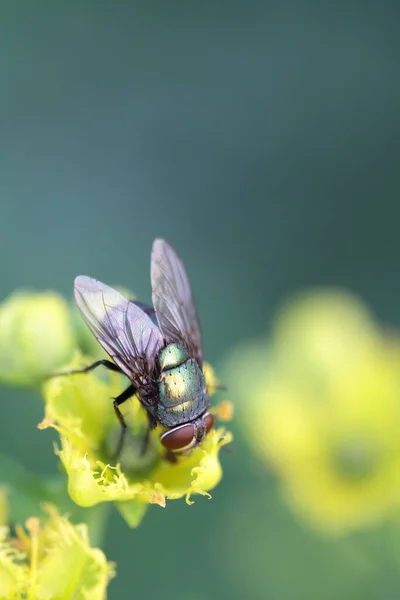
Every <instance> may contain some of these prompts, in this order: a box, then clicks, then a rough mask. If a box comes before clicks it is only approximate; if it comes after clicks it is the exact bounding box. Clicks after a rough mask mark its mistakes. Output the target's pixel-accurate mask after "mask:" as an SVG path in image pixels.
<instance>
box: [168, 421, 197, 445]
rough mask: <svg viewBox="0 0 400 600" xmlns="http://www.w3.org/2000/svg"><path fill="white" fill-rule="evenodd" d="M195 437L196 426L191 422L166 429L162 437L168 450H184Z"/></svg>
mask: <svg viewBox="0 0 400 600" xmlns="http://www.w3.org/2000/svg"><path fill="white" fill-rule="evenodd" d="M193 438H194V427H193V425H190V424H189V425H182V427H176V428H175V429H170V430H169V431H166V432H165V433H164V434H163V435H162V436H161V438H160V439H161V443H162V445H163V446H164V448H167V449H168V450H182V449H183V448H186V446H189V445H190V444H191V443H192V441H193Z"/></svg>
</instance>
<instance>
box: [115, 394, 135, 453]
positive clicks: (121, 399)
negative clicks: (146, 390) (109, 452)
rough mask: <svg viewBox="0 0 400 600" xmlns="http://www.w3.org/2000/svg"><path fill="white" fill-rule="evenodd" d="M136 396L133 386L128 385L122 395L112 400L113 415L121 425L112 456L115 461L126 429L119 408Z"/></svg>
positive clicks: (122, 443)
mask: <svg viewBox="0 0 400 600" xmlns="http://www.w3.org/2000/svg"><path fill="white" fill-rule="evenodd" d="M135 394H136V388H135V386H134V385H132V384H131V385H130V386H129V387H128V388H127V389H126V390H125V391H124V392H122V394H120V395H119V396H117V397H116V398H114V402H113V406H114V410H115V414H116V415H117V417H118V421H119V422H120V424H121V435H120V436H119V441H118V446H117V448H116V451H115V453H114V456H113V460H117V458H118V456H119V455H120V454H121V450H122V446H123V445H124V439H125V435H126V430H127V428H128V426H127V424H126V421H125V419H124V415H123V414H122V412H121V411H120V409H119V406H120V405H121V404H123V403H124V402H126V401H127V400H129V398H132V396H134V395H135Z"/></svg>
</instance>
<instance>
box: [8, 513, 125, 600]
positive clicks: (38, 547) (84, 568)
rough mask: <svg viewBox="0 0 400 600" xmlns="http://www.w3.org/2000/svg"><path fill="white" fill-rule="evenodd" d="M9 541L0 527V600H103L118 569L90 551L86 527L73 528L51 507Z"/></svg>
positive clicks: (100, 552) (28, 521)
mask: <svg viewBox="0 0 400 600" xmlns="http://www.w3.org/2000/svg"><path fill="white" fill-rule="evenodd" d="M46 509H47V513H48V518H47V519H46V520H44V522H41V521H39V519H37V518H35V517H32V518H30V519H28V520H27V521H26V523H25V529H24V528H23V527H21V526H17V527H16V537H14V538H13V537H11V536H10V532H9V530H8V528H7V527H5V526H3V527H0V600H14V599H15V600H17V599H18V600H21V599H22V598H24V599H26V600H49V599H56V598H57V599H58V600H68V599H70V598H72V597H73V598H76V600H80V599H81V600H102V599H105V598H106V589H107V585H108V582H109V580H110V579H111V577H113V575H114V567H113V565H112V564H111V563H107V560H106V557H105V556H104V554H103V552H102V551H101V550H99V549H97V548H91V546H90V543H89V539H88V532H87V527H86V525H83V524H80V525H72V524H71V523H70V522H69V521H68V519H66V518H65V517H62V516H60V515H59V514H58V512H57V511H56V509H55V508H54V507H52V506H47V507H46Z"/></svg>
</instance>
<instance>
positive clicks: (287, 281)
mask: <svg viewBox="0 0 400 600" xmlns="http://www.w3.org/2000/svg"><path fill="white" fill-rule="evenodd" d="M399 16H400V10H399V5H398V2H396V1H392V2H390V1H380V2H378V1H376V2H369V1H366V2H355V1H346V2H310V1H301V0H297V1H296V0H292V1H285V0H283V1H282V0H280V1H278V0H277V1H275V2H271V1H265V2H261V1H255V0H249V1H247V2H235V1H233V0H231V1H229V2H228V1H227V0H225V1H222V2H217V1H215V0H214V1H212V2H211V1H208V0H203V1H202V2H192V1H190V0H188V1H185V2H178V1H173V0H172V1H168V0H163V1H161V0H159V1H158V2H149V1H147V2H146V1H141V2H137V1H133V2H104V1H102V0H96V1H87V2H81V1H71V2H63V1H53V2H50V1H47V2H44V1H42V2H40V1H36V2H28V1H27V0H26V1H21V2H18V1H13V2H11V1H9V2H7V1H4V2H2V3H1V7H0V40H1V42H0V44H1V52H0V73H1V79H0V83H1V94H0V264H1V281H0V293H1V297H2V298H4V297H6V296H7V295H8V294H9V293H10V292H11V291H12V290H13V289H14V288H16V287H29V288H35V289H47V288H53V289H56V290H58V291H61V292H62V293H64V294H66V295H69V294H71V289H72V281H73V278H74V277H75V275H77V274H81V273H82V274H89V275H91V276H94V277H96V278H99V279H101V280H103V281H105V282H108V283H110V284H111V285H113V284H120V285H123V286H126V287H129V288H132V289H133V290H134V291H135V292H136V293H137V295H138V296H139V297H141V298H142V299H143V300H144V301H149V299H150V282H149V267H150V249H151V243H152V240H153V239H154V238H155V237H165V238H166V239H167V240H168V241H169V242H170V243H172V244H173V246H174V247H175V248H176V249H177V251H178V252H179V254H180V255H181V256H182V258H183V260H184V262H185V265H186V267H187V270H188V273H189V276H190V279H191V281H192V285H193V289H194V292H195V295H196V299H197V305H198V308H199V313H200V317H201V321H202V327H203V332H204V346H205V354H206V357H207V359H208V360H210V361H211V362H212V363H213V364H214V366H216V367H217V368H218V367H219V368H220V369H221V370H222V365H223V361H224V357H225V356H227V355H228V354H229V352H230V350H231V349H232V348H233V347H234V345H235V344H236V343H238V342H239V341H240V340H243V339H245V338H247V337H252V336H258V335H260V334H261V333H263V332H264V331H267V329H268V327H269V324H270V322H271V320H272V318H273V315H274V312H275V310H276V308H277V307H278V306H279V305H280V303H281V302H282V300H283V299H284V298H286V297H287V295H288V294H290V293H291V292H294V291H297V290H299V289H301V288H304V287H308V286H311V285H312V286H314V285H340V286H345V287H347V288H349V289H350V290H353V291H356V292H358V293H359V294H361V295H362V297H363V298H364V299H365V300H367V302H369V304H370V305H371V306H372V308H373V309H374V311H375V312H376V314H377V315H378V316H379V318H380V319H381V320H382V321H383V322H386V323H389V324H392V325H397V326H400V308H399V307H400V276H399V275H400V239H399V219H400V202H399V200H400V197H399V191H400V174H399V154H400V153H399V139H400V125H399V105H400V80H399V74H398V71H399V50H400V40H399V34H398V22H399ZM225 383H226V384H227V385H228V387H229V391H230V395H231V397H232V398H234V395H235V393H234V390H235V381H234V379H232V380H230V381H226V382H225ZM0 401H1V418H0V453H6V452H7V453H9V454H11V455H13V456H15V457H16V458H18V459H20V460H21V461H22V462H23V464H24V465H25V466H26V467H28V468H29V469H30V470H32V471H37V472H39V473H52V472H54V470H55V468H56V459H55V457H54V456H53V453H52V449H51V442H50V439H51V434H50V433H49V432H39V431H38V430H37V429H36V427H35V425H36V423H37V422H39V421H40V420H41V418H42V407H41V405H40V403H39V402H37V401H36V400H34V399H33V397H32V395H31V394H29V393H27V392H19V391H15V390H12V389H10V390H8V389H7V390H6V389H1V391H0ZM234 429H235V433H236V441H235V443H234V453H228V452H225V453H222V460H223V463H224V468H225V475H224V479H223V481H222V483H221V485H220V486H219V487H218V488H217V489H216V490H215V491H214V494H213V499H212V500H211V501H208V500H206V499H204V498H199V499H198V500H197V501H196V504H195V505H194V506H192V507H188V506H186V505H185V503H184V501H177V502H170V503H169V504H168V506H167V508H166V509H164V510H163V509H161V508H159V507H155V506H154V507H151V508H150V510H149V513H148V514H147V516H146V518H145V521H144V522H143V523H142V525H141V526H140V528H139V529H137V530H129V529H128V528H127V527H126V525H125V524H124V522H123V521H122V519H121V518H120V517H119V516H118V515H117V514H116V513H113V516H112V519H111V523H110V527H109V529H108V531H107V534H106V540H105V550H106V552H107V556H108V557H109V558H110V559H112V560H115V561H116V562H117V564H118V578H117V579H116V580H115V581H114V582H113V583H112V584H111V587H110V598H111V600H112V599H113V598H131V597H132V598H161V597H162V598H165V599H166V600H167V599H169V598H171V599H172V598H173V599H176V600H203V599H210V600H211V599H219V598H225V597H226V598H231V599H236V598H238V599H240V598H251V599H253V598H254V600H258V599H271V600H275V599H276V600H280V599H282V600H286V599H292V598H298V599H303V598H304V599H314V598H315V599H321V598H322V599H330V598H332V600H333V599H336V598H343V599H349V600H350V599H354V598H360V599H361V598H362V599H375V598H379V600H392V599H394V598H398V597H399V595H400V534H399V533H397V534H396V532H394V531H393V529H392V528H390V527H389V526H382V527H381V528H379V529H376V530H373V531H365V532H361V533H358V534H356V535H353V536H351V537H348V538H345V539H341V540H322V539H319V538H317V537H315V536H314V535H313V534H312V533H309V532H308V531H307V530H306V529H303V528H302V526H301V525H299V524H298V523H297V522H296V521H295V518H294V517H293V516H292V515H291V514H290V513H289V511H288V509H287V508H286V506H285V505H284V504H283V502H282V500H281V499H280V496H279V493H278V491H277V489H276V485H275V483H274V480H273V478H272V477H270V476H269V475H268V474H267V473H266V471H265V469H264V467H262V466H261V465H260V464H258V462H257V461H256V459H254V458H252V456H251V454H250V452H249V451H248V449H247V447H246V440H245V439H243V436H242V435H241V433H240V423H236V424H235V426H234Z"/></svg>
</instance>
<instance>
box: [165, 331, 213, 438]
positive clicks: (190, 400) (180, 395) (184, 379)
mask: <svg viewBox="0 0 400 600" xmlns="http://www.w3.org/2000/svg"><path fill="white" fill-rule="evenodd" d="M158 360H159V363H160V367H161V373H160V376H159V380H158V388H159V395H160V398H159V403H158V406H157V417H158V420H159V421H160V423H162V424H163V425H165V426H166V427H173V426H175V425H180V424H183V423H187V422H189V421H192V420H194V419H196V418H197V417H199V416H200V415H202V414H203V413H204V412H205V411H206V410H207V407H208V395H207V390H206V382H205V379H204V375H203V372H202V370H201V369H200V367H199V365H198V363H197V362H196V361H195V360H194V359H193V358H190V357H189V355H188V353H187V351H186V349H185V348H184V347H183V346H181V345H180V344H176V343H174V344H169V345H168V346H166V347H165V348H163V350H161V352H160V354H159V357H158Z"/></svg>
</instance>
